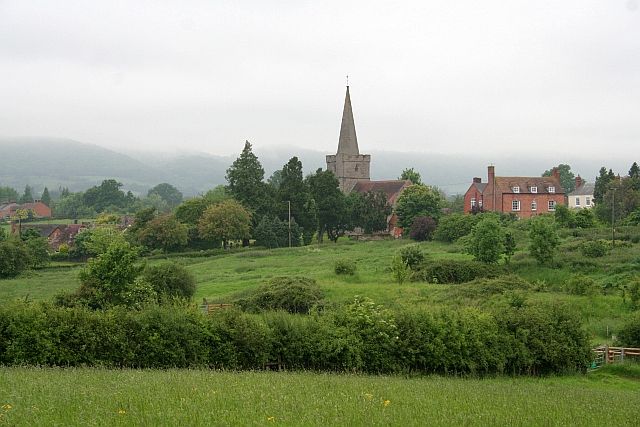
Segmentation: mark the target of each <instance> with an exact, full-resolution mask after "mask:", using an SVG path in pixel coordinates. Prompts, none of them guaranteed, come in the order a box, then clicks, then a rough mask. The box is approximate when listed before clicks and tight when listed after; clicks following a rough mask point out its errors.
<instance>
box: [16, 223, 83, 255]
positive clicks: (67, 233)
mask: <svg viewBox="0 0 640 427" xmlns="http://www.w3.org/2000/svg"><path fill="white" fill-rule="evenodd" d="M20 228H21V229H22V231H19V229H20ZM86 229H87V226H86V225H85V224H30V223H22V224H18V223H17V222H13V223H12V224H11V233H12V234H18V233H19V232H22V233H24V232H25V231H26V230H35V231H37V232H38V233H39V234H40V237H44V238H46V239H47V242H48V243H49V246H50V247H51V249H53V250H54V251H57V250H58V249H60V245H62V244H66V245H67V246H73V244H74V242H75V238H76V236H77V235H78V233H80V232H81V231H84V230H86Z"/></svg>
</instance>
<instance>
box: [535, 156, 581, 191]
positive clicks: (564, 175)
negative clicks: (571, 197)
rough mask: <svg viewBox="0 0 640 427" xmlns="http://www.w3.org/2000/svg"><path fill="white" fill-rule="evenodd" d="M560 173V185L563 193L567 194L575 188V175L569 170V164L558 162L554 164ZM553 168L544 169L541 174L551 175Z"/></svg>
mask: <svg viewBox="0 0 640 427" xmlns="http://www.w3.org/2000/svg"><path fill="white" fill-rule="evenodd" d="M556 168H557V169H558V172H559V173H560V185H561V186H562V188H563V189H564V191H565V193H567V194H569V193H571V192H572V191H573V190H575V189H576V176H575V175H574V174H573V172H571V166H569V165H565V164H563V163H560V164H559V165H558V166H556ZM552 175H553V168H552V169H549V170H546V171H544V173H543V174H542V176H552Z"/></svg>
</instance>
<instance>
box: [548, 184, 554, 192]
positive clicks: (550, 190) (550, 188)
mask: <svg viewBox="0 0 640 427" xmlns="http://www.w3.org/2000/svg"><path fill="white" fill-rule="evenodd" d="M555 192H556V187H554V186H553V185H551V186H549V193H555Z"/></svg>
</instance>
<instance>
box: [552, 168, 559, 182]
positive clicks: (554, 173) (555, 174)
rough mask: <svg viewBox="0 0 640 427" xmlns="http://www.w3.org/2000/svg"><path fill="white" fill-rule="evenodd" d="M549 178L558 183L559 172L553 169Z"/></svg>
mask: <svg viewBox="0 0 640 427" xmlns="http://www.w3.org/2000/svg"><path fill="white" fill-rule="evenodd" d="M551 176H552V177H554V178H555V179H557V180H558V181H560V171H559V170H558V168H553V170H551Z"/></svg>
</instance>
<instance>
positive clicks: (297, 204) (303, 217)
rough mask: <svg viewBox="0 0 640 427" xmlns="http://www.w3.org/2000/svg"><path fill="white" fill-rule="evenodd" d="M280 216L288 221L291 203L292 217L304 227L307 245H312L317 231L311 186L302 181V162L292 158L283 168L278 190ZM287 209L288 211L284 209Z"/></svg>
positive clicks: (304, 239)
mask: <svg viewBox="0 0 640 427" xmlns="http://www.w3.org/2000/svg"><path fill="white" fill-rule="evenodd" d="M278 201H279V208H280V209H279V211H280V212H283V214H281V215H279V216H280V218H281V219H283V220H288V204H289V203H291V216H292V218H294V219H295V221H296V222H297V223H298V225H300V227H302V230H303V241H304V244H305V245H308V244H309V243H311V239H312V238H313V233H314V232H315V231H316V228H317V227H316V226H317V222H316V216H315V212H314V211H313V210H312V203H311V193H310V190H309V184H308V183H307V182H305V181H304V180H303V179H302V162H301V161H300V160H298V158H297V157H292V158H291V159H290V160H289V161H288V162H287V164H286V165H284V167H283V168H282V171H281V173H280V185H279V188H278ZM285 207H286V208H287V209H286V210H285V209H283V208H285Z"/></svg>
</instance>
